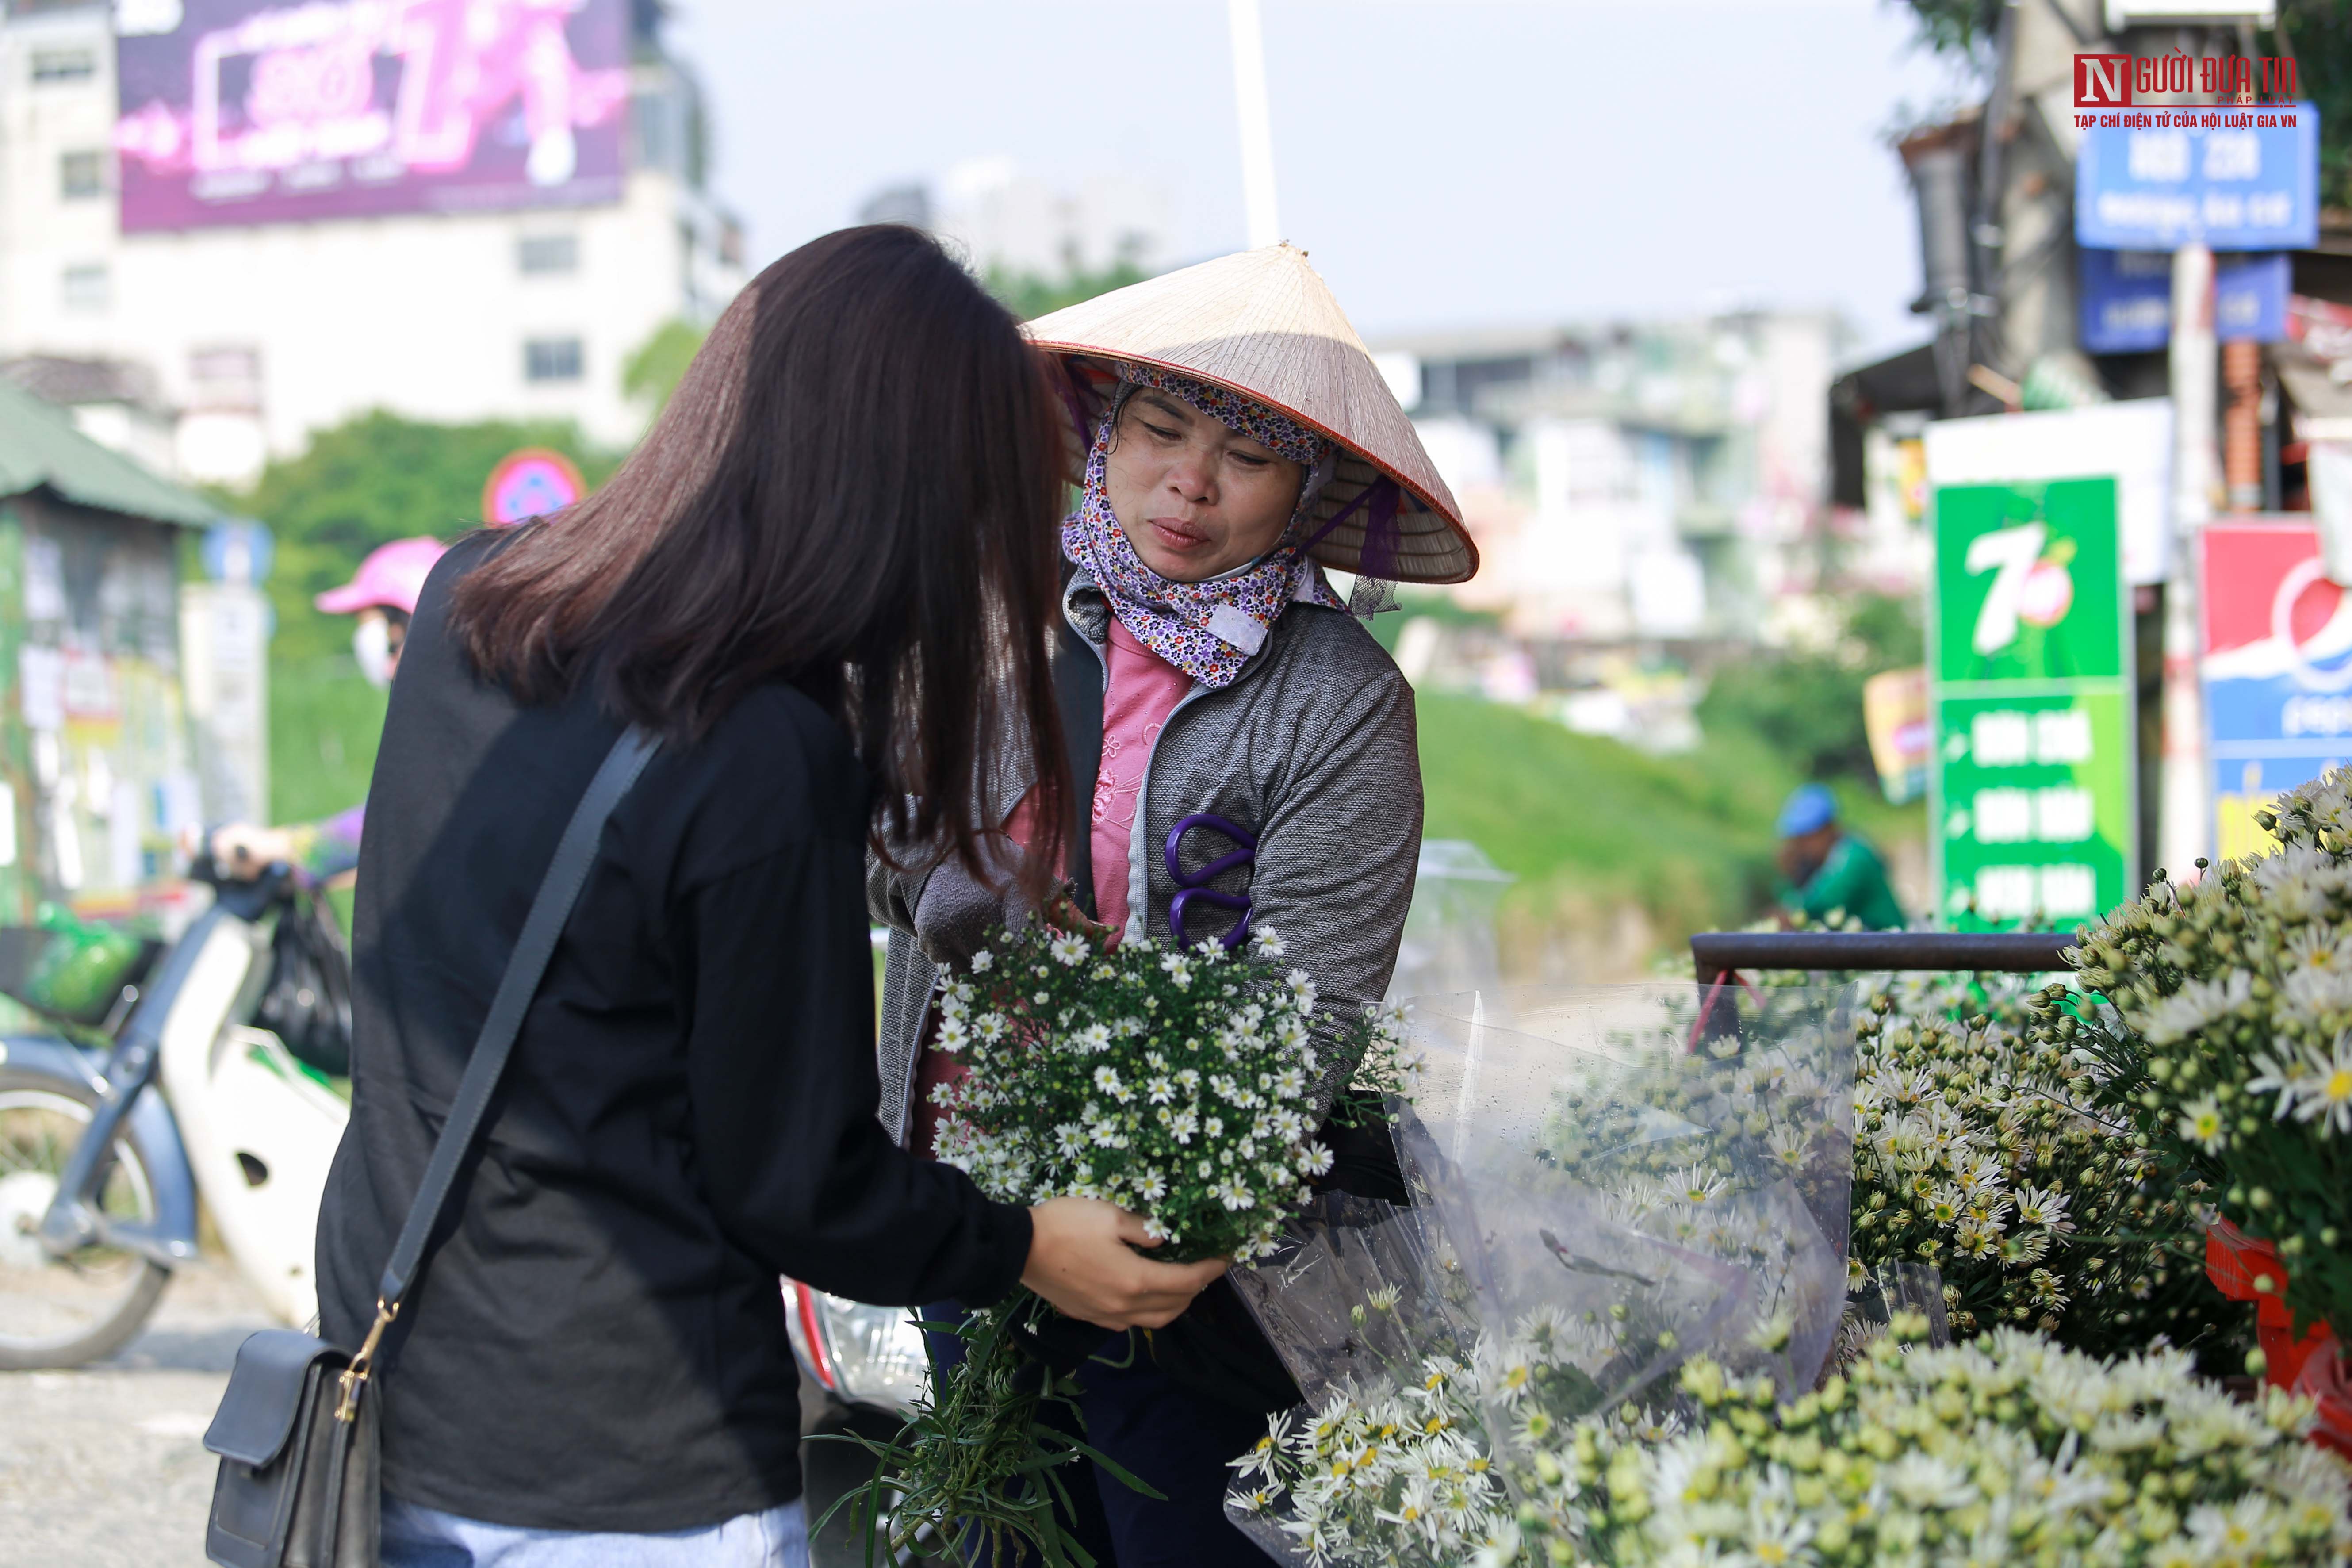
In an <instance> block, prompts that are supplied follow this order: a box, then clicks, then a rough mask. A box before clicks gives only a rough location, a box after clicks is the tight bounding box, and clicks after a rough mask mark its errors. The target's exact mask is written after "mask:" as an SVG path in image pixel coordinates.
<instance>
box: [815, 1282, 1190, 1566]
mask: <svg viewBox="0 0 2352 1568" xmlns="http://www.w3.org/2000/svg"><path fill="white" fill-rule="evenodd" d="M1050 1316H1051V1314H1050V1311H1049V1310H1048V1309H1047V1308H1046V1307H1045V1303H1044V1302H1042V1301H1040V1300H1038V1299H1037V1298H1036V1297H1034V1296H1032V1295H1031V1294H1029V1292H1027V1291H1026V1290H1022V1291H1017V1292H1015V1294H1014V1298H1013V1300H1012V1301H1010V1302H1007V1303H1002V1304H1000V1305H998V1306H995V1307H992V1308H989V1309H986V1310H982V1311H978V1312H974V1313H972V1314H971V1316H970V1317H969V1318H967V1319H965V1320H964V1321H962V1322H961V1323H946V1322H940V1321H936V1320H933V1321H929V1322H928V1323H927V1324H926V1329H927V1331H929V1332H932V1333H951V1334H955V1335H957V1336H959V1337H961V1339H962V1340H963V1341H964V1346H963V1356H962V1358H961V1360H959V1361H958V1362H956V1363H955V1364H954V1368H953V1370H952V1371H950V1373H949V1374H948V1375H946V1376H945V1377H934V1378H931V1379H930V1380H929V1384H928V1387H927V1389H926V1392H925V1393H924V1394H923V1395H922V1397H920V1398H919V1399H918V1400H917V1401H916V1402H915V1408H914V1413H913V1415H911V1416H910V1417H909V1418H908V1421H907V1423H906V1424H905V1426H901V1427H900V1428H899V1430H898V1433H897V1435H896V1436H893V1437H891V1438H890V1440H889V1441H887V1442H877V1441H876V1440H875V1439H874V1438H871V1437H867V1436H861V1435H859V1434H856V1433H854V1432H853V1433H848V1434H845V1435H842V1436H827V1437H820V1438H817V1439H814V1440H815V1441H818V1442H846V1443H855V1444H856V1445H857V1446H858V1447H861V1448H864V1449H865V1450H866V1452H867V1453H868V1454H871V1455H872V1456H873V1457H874V1458H875V1461H876V1468H875V1477H874V1479H873V1480H872V1481H870V1482H868V1483H867V1484H866V1485H865V1486H863V1487H860V1488H858V1489H856V1490H855V1491H852V1492H848V1493H845V1494H844V1495H843V1496H842V1497H841V1498H840V1499H838V1500H835V1503H834V1505H833V1507H832V1508H830V1509H828V1510H825V1513H824V1517H823V1518H820V1519H819V1520H817V1521H816V1522H815V1524H814V1526H813V1527H812V1530H811V1533H813V1534H814V1533H815V1532H816V1531H821V1530H823V1529H824V1526H825V1524H826V1523H827V1522H828V1521H831V1519H832V1518H833V1516H834V1514H835V1513H837V1512H839V1511H840V1510H842V1509H844V1508H846V1509H848V1510H849V1518H850V1524H851V1529H852V1531H854V1539H855V1540H856V1541H857V1542H862V1543H863V1551H864V1556H863V1559H862V1560H863V1561H865V1562H866V1563H899V1562H913V1561H919V1560H921V1559H924V1558H931V1557H948V1558H951V1559H953V1560H956V1561H970V1562H974V1563H1017V1562H1022V1561H1024V1560H1026V1559H1028V1558H1029V1557H1030V1556H1031V1555H1032V1554H1033V1553H1034V1556H1036V1557H1038V1558H1042V1559H1043V1560H1044V1562H1045V1563H1046V1564H1047V1565H1048V1568H1093V1564H1094V1562H1095V1559H1094V1557H1093V1555H1092V1554H1091V1553H1090V1552H1087V1549H1086V1548H1085V1547H1084V1546H1081V1545H1080V1544H1079V1543H1078V1542H1076V1541H1075V1540H1073V1539H1072V1538H1071V1537H1069V1536H1068V1535H1066V1534H1065V1533H1064V1532H1063V1530H1062V1527H1061V1518H1062V1517H1066V1516H1068V1515H1070V1514H1071V1513H1073V1512H1074V1511H1075V1510H1073V1509H1072V1507H1071V1498H1070V1492H1069V1488H1070V1486H1071V1485H1073V1484H1076V1485H1077V1486H1082V1487H1090V1486H1093V1485H1094V1484H1095V1481H1094V1479H1093V1478H1092V1477H1091V1476H1089V1475H1087V1474H1086V1473H1085V1472H1084V1470H1083V1469H1082V1470H1080V1471H1079V1472H1078V1473H1077V1474H1076V1475H1075V1476H1066V1474H1065V1472H1066V1470H1067V1468H1068V1467H1070V1466H1072V1465H1084V1464H1085V1463H1086V1462H1087V1461H1088V1460H1091V1461H1093V1462H1094V1463H1095V1464H1097V1465H1100V1466H1102V1467H1103V1468H1105V1469H1106V1470H1108V1472H1109V1473H1110V1474H1111V1475H1112V1476H1114V1477H1115V1478H1117V1479H1118V1480H1119V1481H1120V1482H1121V1483H1123V1484H1125V1485H1126V1486H1129V1487H1130V1488H1132V1489H1135V1490H1136V1491H1138V1492H1140V1493H1141V1494H1142V1495H1144V1496H1145V1497H1148V1498H1151V1499H1154V1500H1164V1498H1163V1494H1161V1493H1160V1492H1157V1491H1154V1490H1152V1489H1150V1487H1148V1486H1146V1485H1144V1484H1143V1482H1141V1481H1139V1480H1138V1479H1135V1478H1134V1477H1133V1476H1130V1475H1129V1474H1128V1472H1127V1471H1126V1470H1124V1469H1122V1468H1119V1466H1118V1462H1117V1461H1115V1460H1113V1459H1112V1458H1109V1456H1108V1455H1106V1454H1103V1453H1100V1452H1098V1451H1097V1450H1096V1449H1095V1448H1092V1447H1088V1446H1087V1444H1086V1443H1084V1442H1083V1441H1081V1440H1079V1439H1078V1438H1076V1437H1074V1436H1070V1435H1069V1431H1068V1430H1065V1428H1068V1429H1073V1430H1083V1429H1084V1427H1085V1425H1086V1417H1085V1415H1083V1414H1082V1413H1081V1412H1080V1410H1079V1408H1078V1396H1079V1394H1080V1392H1081V1388H1080V1383H1079V1379H1078V1378H1076V1377H1073V1376H1071V1375H1070V1374H1069V1373H1066V1372H1057V1371H1055V1369H1054V1367H1053V1366H1051V1365H1050V1364H1048V1363H1045V1362H1044V1361H1041V1360H1039V1359H1037V1358H1036V1357H1034V1356H1033V1355H1032V1354H1030V1353H1029V1352H1028V1351H1027V1349H1025V1348H1024V1335H1026V1334H1028V1333H1029V1332H1030V1331H1032V1330H1033V1329H1034V1328H1035V1327H1037V1326H1039V1325H1040V1324H1041V1323H1043V1322H1044V1321H1046V1320H1048V1319H1049V1318H1050ZM1100 1335H1101V1331H1100V1330H1097V1331H1095V1333H1094V1335H1093V1336H1090V1337H1094V1338H1099V1337H1100ZM1048 1405H1058V1406H1060V1407H1061V1411H1060V1414H1059V1415H1055V1412H1053V1411H1050V1410H1048V1409H1047V1408H1046V1407H1047V1406H1048ZM1024 1548H1026V1549H1027V1550H1025V1551H1024Z"/></svg>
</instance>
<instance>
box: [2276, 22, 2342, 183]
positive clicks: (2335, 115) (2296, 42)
mask: <svg viewBox="0 0 2352 1568" xmlns="http://www.w3.org/2000/svg"><path fill="white" fill-rule="evenodd" d="M2261 40H2262V41H2261V44H2260V47H2261V48H2262V50H2263V53H2265V54H2272V55H2279V54H2286V53H2289V52H2292V53H2293V54H2294V64H2295V75H2296V77H2297V78H2298V79H2299V86H2300V89H2301V91H2302V94H2303V96H2304V97H2305V98H2306V99H2308V100H2310V101H2311V103H2312V105H2313V107H2315V109H2317V110H2319V196H2320V200H2321V201H2323V202H2326V203H2327V204H2328V205H2332V206H2352V0H2279V8H2278V27H2277V30H2276V31H2274V32H2266V33H2263V34H2262V35H2261Z"/></svg>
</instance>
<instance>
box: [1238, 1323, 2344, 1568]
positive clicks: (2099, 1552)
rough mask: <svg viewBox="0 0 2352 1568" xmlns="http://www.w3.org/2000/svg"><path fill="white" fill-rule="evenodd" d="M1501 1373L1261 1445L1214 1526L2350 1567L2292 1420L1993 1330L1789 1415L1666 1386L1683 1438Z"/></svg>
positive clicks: (1580, 1544)
mask: <svg viewBox="0 0 2352 1568" xmlns="http://www.w3.org/2000/svg"><path fill="white" fill-rule="evenodd" d="M1907 1316H1908V1315H1907V1314H1906V1317H1907ZM1924 1327H1925V1325H1924V1322H1923V1321H1917V1320H1913V1321H1910V1322H1908V1323H1899V1324H1898V1331H1899V1332H1901V1333H1906V1334H1907V1333H1916V1332H1918V1331H1923V1330H1924ZM1530 1350H1533V1351H1534V1352H1536V1353H1535V1355H1534V1357H1533V1360H1534V1362H1535V1363H1536V1364H1535V1365H1532V1366H1530V1365H1528V1364H1526V1363H1527V1360H1528V1352H1529V1351H1530ZM1517 1353H1518V1354H1519V1356H1520V1357H1521V1361H1520V1363H1517V1373H1516V1374H1515V1373H1513V1371H1512V1364H1513V1363H1509V1362H1508V1361H1507V1359H1505V1358H1498V1359H1497V1361H1496V1363H1494V1364H1493V1365H1491V1366H1489V1365H1485V1364H1482V1365H1481V1366H1479V1367H1477V1368H1468V1367H1463V1366H1460V1365H1457V1364H1454V1363H1446V1362H1441V1361H1433V1362H1431V1363H1428V1364H1427V1365H1426V1367H1425V1368H1424V1370H1423V1380H1422V1381H1421V1383H1420V1384H1417V1385H1416V1384H1412V1383H1410V1382H1409V1381H1406V1382H1403V1383H1402V1386H1398V1387H1394V1388H1391V1389H1388V1390H1385V1391H1382V1392H1381V1393H1379V1394H1360V1393H1359V1394H1347V1395H1337V1396H1334V1397H1333V1398H1332V1399H1330V1400H1329V1401H1328V1402H1327V1404H1326V1405H1325V1406H1324V1407H1323V1409H1322V1410H1321V1412H1320V1413H1319V1414H1318V1415H1317V1417H1316V1418H1315V1419H1314V1420H1313V1421H1311V1422H1308V1423H1306V1424H1303V1425H1297V1426H1288V1427H1286V1426H1283V1425H1281V1424H1277V1426H1276V1430H1275V1431H1274V1432H1273V1433H1272V1434H1270V1435H1269V1436H1268V1439H1267V1441H1266V1442H1265V1444H1264V1445H1262V1446H1261V1447H1260V1449H1259V1450H1258V1451H1257V1452H1256V1453H1255V1454H1253V1455H1251V1456H1249V1457H1248V1458H1246V1459H1245V1460H1244V1461H1243V1462H1242V1466H1241V1468H1244V1472H1245V1481H1244V1485H1245V1486H1247V1487H1249V1488H1250V1489H1248V1490H1245V1491H1243V1492H1241V1493H1238V1494H1237V1495H1236V1498H1235V1500H1234V1508H1235V1510H1236V1511H1237V1512H1238V1513H1240V1514H1241V1515H1242V1516H1243V1517H1244V1520H1247V1519H1249V1518H1250V1517H1252V1516H1253V1515H1254V1514H1255V1515H1256V1516H1260V1517H1265V1518H1273V1519H1277V1520H1279V1521H1281V1527H1282V1528H1283V1529H1284V1530H1285V1531H1287V1532H1288V1533H1289V1534H1290V1536H1291V1537H1292V1538H1293V1539H1294V1540H1295V1541H1296V1542H1297V1546H1298V1548H1299V1550H1300V1551H1301V1552H1303V1553H1304V1554H1305V1555H1306V1557H1307V1560H1308V1561H1309V1562H1310V1563H1317V1564H1322V1563H1362V1564H1381V1565H1386V1564H1399V1565H1410V1568H1421V1565H1423V1564H1427V1565H1431V1568H1434V1565H1435V1564H1438V1563H1449V1564H1450V1563H1467V1562H1475V1563H1479V1564H1481V1565H1482V1568H1538V1564H1570V1563H1573V1564H1587V1563H1590V1564H1608V1565H1612V1568H1635V1565H1643V1568H1648V1565H1657V1568H1664V1565H1667V1564H1681V1563H1756V1564H1793V1563H1821V1564H1825V1565H1833V1564H1853V1565H1855V1568H1861V1565H1864V1564H1875V1563H1912V1564H1916V1565H1918V1568H1945V1565H1950V1568H1961V1565H1962V1564H1986V1563H2009V1562H2012V1561H2013V1562H2017V1563H2049V1564H2053V1565H2056V1564H2071V1563H2113V1564H2118V1565H2142V1564H2145V1565H2147V1568H2191V1565H2202V1564H2214V1563H2231V1564H2238V1565H2241V1568H2257V1565H2270V1564H2277V1565H2285V1564H2306V1563H2308V1564H2317V1563H2335V1562H2339V1561H2341V1560H2342V1559H2343V1558H2344V1556H2345V1554H2346V1553H2347V1552H2352V1514H2347V1505H2352V1469H2347V1466H2346V1464H2345V1462H2344V1461H2343V1460H2342V1459H2340V1458H2337V1457H2336V1456H2335V1455H2334V1454H2332V1453H2330V1452H2328V1451H2327V1450H2326V1449H2324V1448H2319V1447H2314V1446H2313V1445H2311V1444H2309V1443H2306V1442H2304V1441H2302V1440H2300V1439H2301V1435H2302V1433H2303V1432H2304V1430H2305V1427H2306V1426H2308V1423H2309V1406H2308V1405H2307V1404H2306V1403H2305V1402H2303V1401H2299V1400H2295V1399H2293V1398H2290V1397H2289V1396H2287V1395H2285V1394H2280V1393H2278V1392H2276V1391H2267V1392H2265V1393H2264V1394H2263V1395H2262V1396H2261V1397H2260V1399H2259V1400H2258V1401H2257V1402H2256V1403H2253V1404H2250V1405H2249V1404H2240V1403H2237V1402H2235V1401H2233V1400H2232V1399H2231V1397H2230V1396H2229V1395H2228V1394H2224V1393H2223V1392H2221V1390H2220V1389H2219V1388H2218V1387H2215V1386H2214V1385H2212V1384H2208V1383H2205V1382H2203V1381H2201V1380H2200V1379H2199V1378H2197V1377H2196V1376H2195V1375H2194V1374H2193V1373H2192V1372H2191V1371H2190V1366H2189V1358H2188V1357H2187V1356H2186V1355H2185V1354H2183V1353H2181V1352H2174V1351H2157V1352H2149V1353H2147V1354H2145V1355H2139V1356H2133V1357H2126V1358H2124V1359H2123V1360H2120V1361H2118V1362H2115V1363H2103V1362H2099V1361H2096V1360H2094V1359H2092V1358H2090V1357H2087V1356H2084V1355H2081V1354H2078V1353H2076V1352H2071V1351H2066V1350H2063V1349H2060V1348H2059V1347H2057V1346H2055V1345H2053V1344H2051V1343H2050V1342H2048V1341H2047V1340H2046V1339H2043V1338H2042V1337H2040V1336H2038V1335H2033V1334H2028V1333H2022V1332H2019V1331H2013V1330H1999V1331H1994V1332H1992V1333H1990V1334H1989V1335H1987V1336H1985V1337H1984V1338H1982V1339H1979V1340H1978V1341H1977V1342H1974V1343H1971V1344H1967V1345H1957V1346H1951V1347H1948V1348H1943V1349H1936V1350H1928V1349H1907V1350H1906V1349H1905V1348H1902V1347H1900V1346H1899V1345H1898V1344H1897V1343H1896V1342H1895V1339H1892V1338H1890V1339H1882V1340H1880V1341H1879V1342H1876V1343H1875V1344H1874V1346H1872V1348H1871V1349H1870V1350H1869V1352H1866V1353H1865V1355H1864V1357H1863V1358H1862V1359H1861V1360H1860V1361H1859V1362H1858V1363H1856V1364H1855V1365H1854V1366H1853V1367H1852V1368H1851V1369H1849V1372H1848V1373H1847V1374H1846V1375H1844V1376H1837V1377H1832V1378H1830V1379H1828V1380H1827V1381H1826V1383H1825V1384H1823V1386H1822V1389H1821V1390H1820V1391H1819V1392H1817V1393H1812V1394H1805V1395H1803V1396H1802V1397H1801V1398H1799V1399H1797V1400H1795V1401H1793V1402H1785V1401H1781V1400H1779V1399H1778V1398H1777V1397H1776V1396H1775V1394H1774V1393H1773V1389H1772V1386H1771V1384H1770V1382H1769V1379H1756V1380H1752V1381H1748V1382H1741V1381H1739V1380H1736V1379H1734V1378H1732V1377H1730V1376H1729V1375H1727V1373H1725V1372H1724V1370H1723V1368H1722V1367H1721V1366H1720V1365H1719V1364H1717V1363H1715V1362H1713V1361H1710V1360H1706V1359H1701V1360H1698V1361H1695V1362H1692V1363H1689V1364H1688V1365H1686V1366H1685V1368H1684V1369H1683V1372H1682V1374H1681V1378H1680V1390H1681V1393H1682V1394H1683V1395H1685V1399H1684V1400H1683V1401H1682V1402H1681V1404H1682V1408H1683V1409H1685V1410H1686V1411H1688V1412H1689V1413H1690V1415H1689V1425H1688V1427H1687V1429H1685V1424H1684V1420H1683V1418H1682V1417H1681V1416H1680V1415H1676V1414H1674V1413H1672V1412H1665V1411H1661V1412H1660V1413H1645V1412H1643V1410H1641V1409H1638V1408H1636V1407H1634V1406H1632V1405H1627V1406H1624V1407H1622V1408H1621V1409H1618V1410H1616V1411H1612V1412H1610V1413H1608V1414H1606V1415H1593V1416H1590V1417H1587V1418H1585V1419H1582V1420H1578V1421H1574V1422H1566V1423H1563V1422H1559V1421H1557V1420H1556V1419H1554V1418H1553V1417H1552V1416H1551V1415H1549V1411H1548V1410H1547V1408H1546V1406H1545V1403H1544V1401H1543V1399H1542V1397H1541V1394H1540V1383H1541V1378H1542V1375H1543V1372H1542V1360H1543V1358H1542V1356H1541V1354H1540V1346H1539V1345H1535V1344H1531V1343H1530V1342H1528V1341H1526V1340H1524V1339H1523V1340H1522V1341H1521V1342H1520V1345H1519V1347H1518V1351H1517ZM1513 1375H1517V1378H1518V1380H1519V1382H1518V1386H1517V1388H1516V1389H1515V1388H1514V1387H1511V1386H1507V1384H1505V1382H1504V1381H1503V1379H1505V1378H1507V1377H1510V1376H1513ZM1493 1422H1502V1423H1505V1424H1507V1425H1506V1426H1505V1427H1504V1429H1503V1430H1502V1431H1501V1432H1500V1433H1497V1434H1495V1436H1496V1437H1499V1439H1500V1440H1499V1442H1496V1441H1491V1440H1490V1436H1489V1424H1490V1423H1493ZM1504 1470H1508V1471H1509V1473H1510V1486H1509V1488H1508V1489H1507V1488H1506V1487H1505V1486H1504V1484H1503V1483H1502V1479H1501V1474H1500V1473H1501V1472H1502V1471H1504ZM1514 1497H1516V1501H1515V1500H1514Z"/></svg>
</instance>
